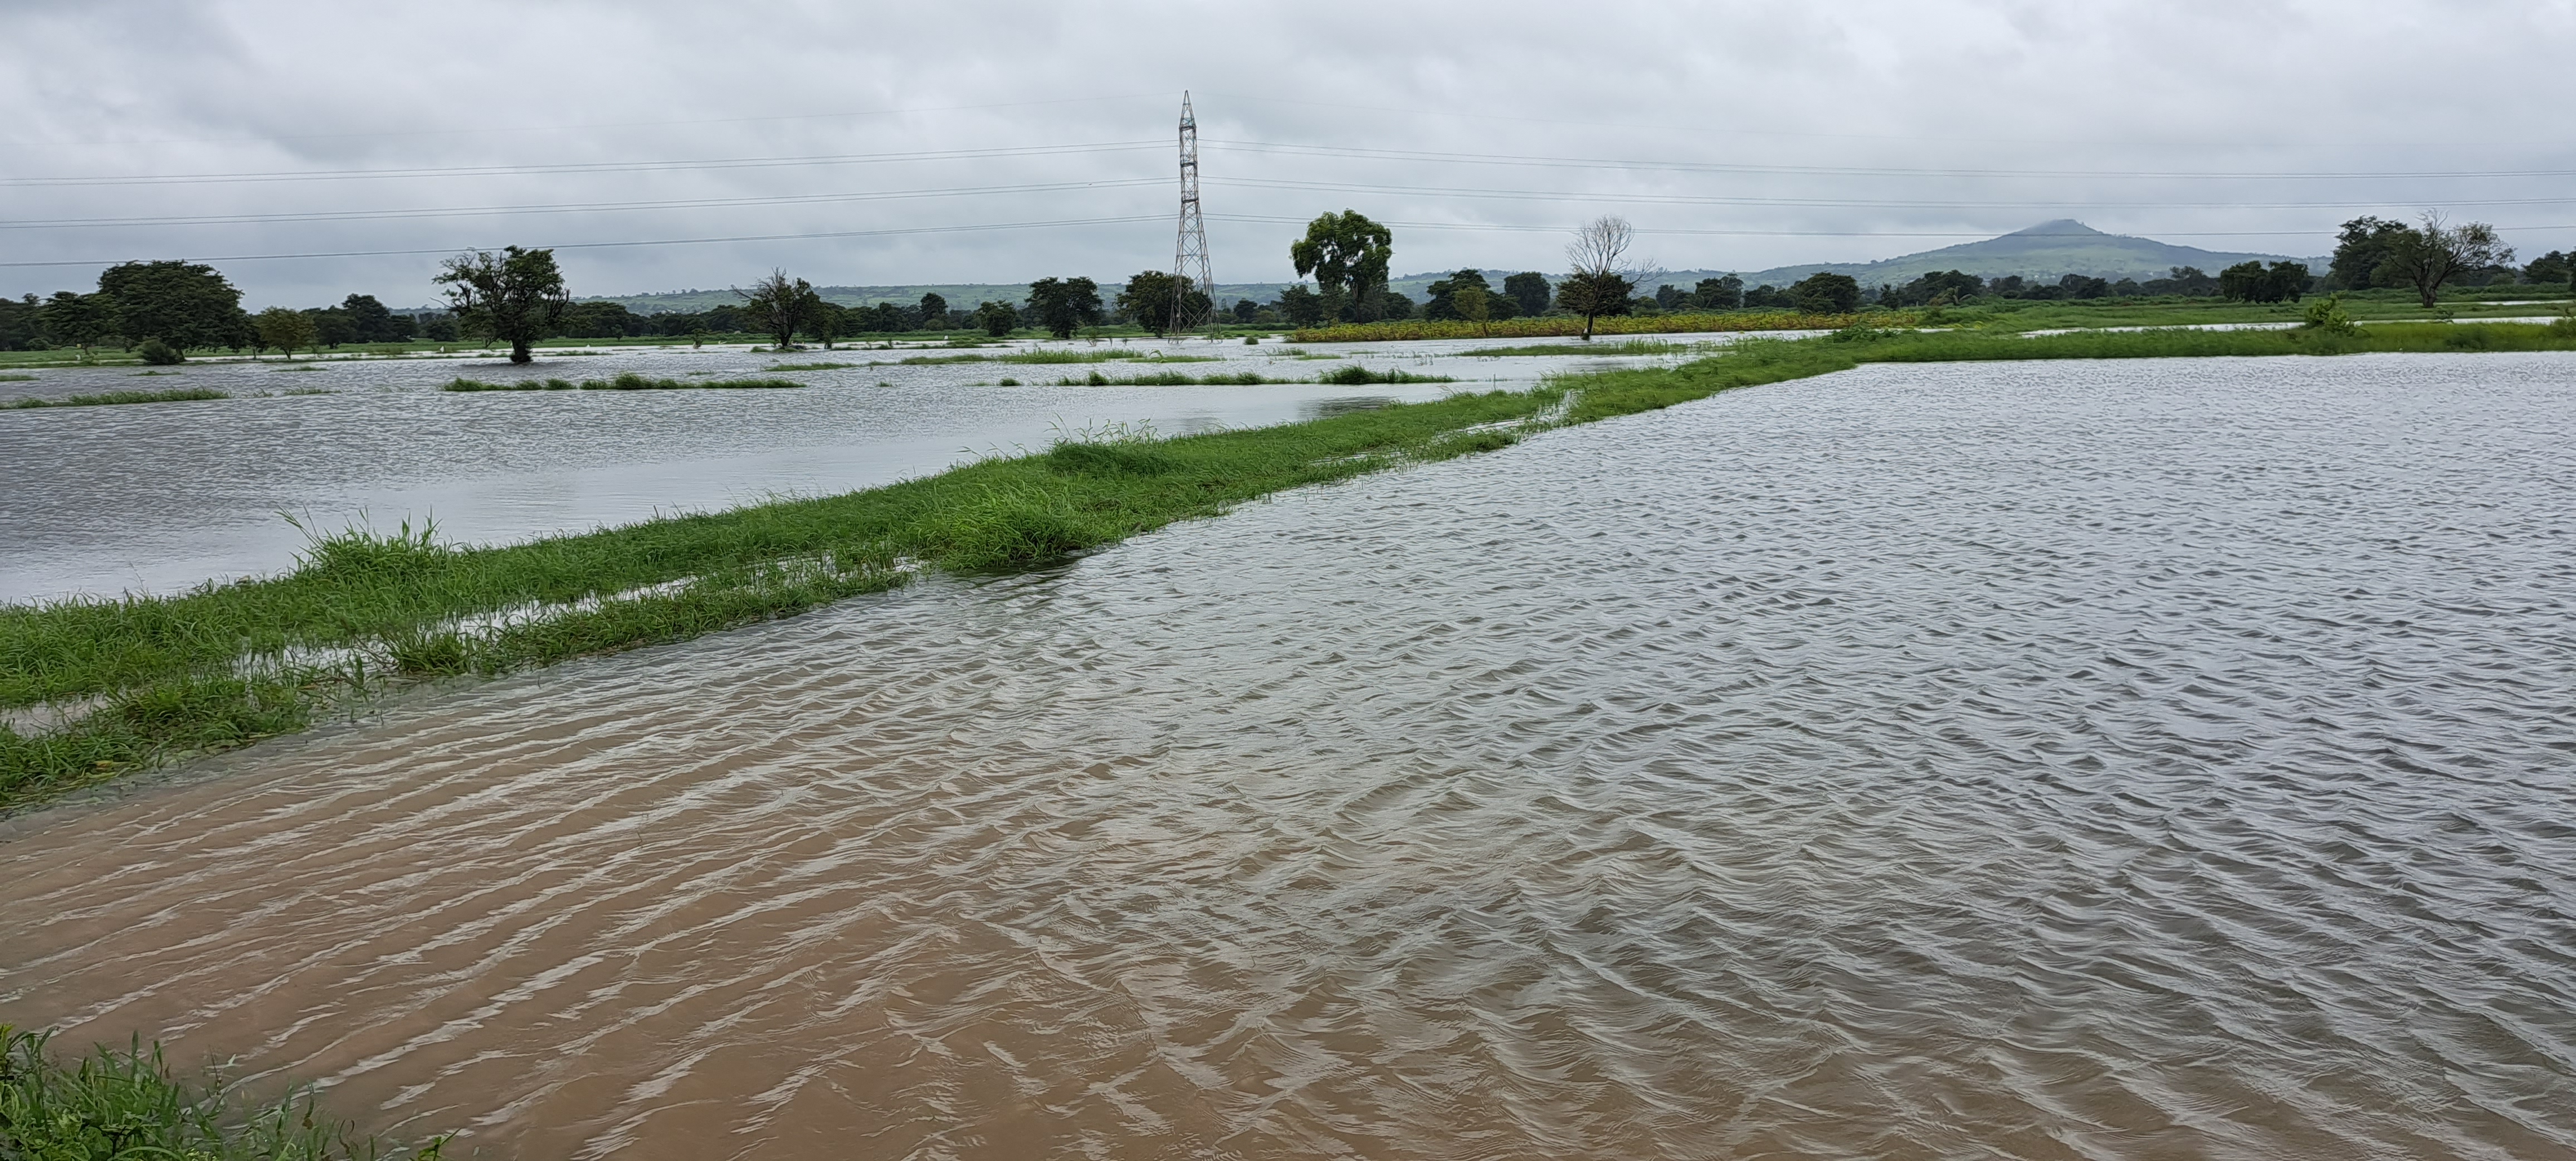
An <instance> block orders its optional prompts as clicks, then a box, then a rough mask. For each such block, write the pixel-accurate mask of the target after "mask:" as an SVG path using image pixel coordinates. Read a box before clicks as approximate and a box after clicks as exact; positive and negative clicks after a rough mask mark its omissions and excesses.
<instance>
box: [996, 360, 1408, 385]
mask: <svg viewBox="0 0 2576 1161" xmlns="http://www.w3.org/2000/svg"><path fill="white" fill-rule="evenodd" d="M1307 382H1313V383H1331V384H1335V385H1337V386H1344V387H1358V386H1364V385H1369V384H1378V383H1455V382H1457V380H1455V379H1452V378H1450V377H1449V376H1447V375H1416V374H1414V373H1412V372H1410V371H1394V370H1387V371H1378V370H1371V369H1370V368H1367V367H1362V366H1357V365H1353V366H1348V367H1336V368H1334V369H1333V370H1331V371H1328V372H1326V373H1324V374H1323V375H1321V376H1319V377H1317V378H1315V379H1311V380H1308V379H1265V378H1262V377H1261V376H1260V375H1257V374H1254V373H1252V372H1250V371H1244V372H1240V373H1236V374H1219V375H1184V374H1182V373H1180V372H1178V371H1162V372H1158V373H1155V374H1151V375H1126V376H1111V375H1104V374H1102V373H1100V372H1098V371H1094V372H1092V373H1091V374H1089V375H1086V376H1084V377H1082V378H1080V379H1076V378H1073V377H1071V376H1066V377H1065V378H1062V379H1058V380H1056V381H1055V385H1056V386H1058V387H1256V386H1260V385H1262V384H1265V383H1307ZM1001 386H1006V387H1015V386H1018V384H1016V383H1005V384H1001Z"/></svg>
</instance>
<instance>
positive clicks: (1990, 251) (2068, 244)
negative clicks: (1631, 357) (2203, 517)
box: [1664, 218, 2326, 287]
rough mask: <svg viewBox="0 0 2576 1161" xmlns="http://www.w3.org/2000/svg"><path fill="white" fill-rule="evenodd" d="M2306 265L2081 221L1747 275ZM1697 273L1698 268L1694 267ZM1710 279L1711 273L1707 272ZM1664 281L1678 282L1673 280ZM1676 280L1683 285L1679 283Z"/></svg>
mask: <svg viewBox="0 0 2576 1161" xmlns="http://www.w3.org/2000/svg"><path fill="white" fill-rule="evenodd" d="M2252 261H2261V262H2280V261H2291V262H2305V263H2307V264H2308V268H2309V269H2310V270H2313V271H2315V272H2317V273H2319V274H2322V273H2324V272H2325V268H2326V260H2325V259H2324V258H2289V257H2287V256H2285V255H2280V254H2239V253H2230V252H2225V251H2218V250H2203V249H2201V248H2200V247H2197V246H2176V245H2172V244H2170V243H2166V242H2159V241H2156V240H2155V239H2153V238H2132V237H2129V236H2128V235H2125V234H2105V233H2103V232H2102V231H2100V230H2096V229H2094V228H2093V227H2091V226H2087V225H2085V224H2084V223H2082V222H2079V221H2076V220H2075V219H2073V218H2060V219H2058V220H2056V221H2054V222H2041V223H2040V224H2038V225H2036V226H2032V227H2031V228H2029V229H2027V230H2015V231H2013V232H2012V233H2009V234H2006V235H2004V236H2002V237H2000V238H1988V239H1986V240H1985V241H1982V242H1967V243H1963V244H1960V245H1957V246H1944V247H1942V248H1940V249H1938V250H1926V251H1924V252H1922V253H1920V254H1907V255H1905V256H1903V257H1901V258H1887V259H1883V260H1880V261H1877V262H1856V263H1855V262H1842V263H1821V264H1817V265H1809V266H1775V267H1773V268H1771V269H1769V270H1760V271H1756V272H1754V273H1751V274H1747V275H1743V276H1742V277H1743V278H1744V284H1745V285H1746V286H1748V287H1750V286H1759V285H1761V284H1763V283H1766V282H1767V283H1770V284H1771V285H1773V286H1787V285H1789V284H1790V283H1792V282H1796V281H1797V280H1799V279H1801V278H1805V277H1806V276H1808V275H1810V274H1814V273H1817V272H1819V271H1827V270H1829V271H1832V272H1834V273H1836V274H1848V275H1851V276H1852V277H1853V278H1855V279H1858V280H1859V281H1860V284H1861V285H1863V286H1877V285H1879V284H1881V283H1895V284H1900V285H1901V284H1903V283H1907V282H1911V281H1913V280H1914V279H1916V278H1919V277H1921V276H1923V275H1925V274H1929V273H1933V272H1936V271H1941V270H1957V271H1961V272H1964V273H1968V274H1974V275H1976V276H1978V277H1980V278H1999V277H2002V276H2004V275H2007V274H2018V275H2021V276H2022V277H2024V278H2030V279H2039V280H2046V281H2050V282H2054V281H2056V280H2058V279H2059V278H2063V277H2065V276H2066V275H2069V274H2081V275H2084V276H2086V277H2088V278H2108V279H2110V280H2112V281H2114V282H2117V281H2119V280H2120V279H2123V278H2135V279H2137V280H2138V281H2140V282H2144V281H2146V280H2147V279H2150V278H2162V277H2164V276H2165V274H2166V273H2167V272H2168V271H2170V270H2172V269H2173V268H2174V267H2176V266H2197V267H2199V268H2200V269H2201V270H2202V271H2203V272H2204V273H2208V274H2216V273H2218V272H2219V271H2220V270H2221V269H2224V268H2226V267H2229V266H2233V265H2235V264H2237V263H2239V262H2252ZM1693 273H1696V272H1693ZM1701 277H1706V275H1701ZM1664 281H1667V282H1672V281H1673V279H1672V278H1669V277H1668V278H1666V279H1664ZM1674 285H1676V286H1680V285H1683V284H1682V283H1679V282H1674Z"/></svg>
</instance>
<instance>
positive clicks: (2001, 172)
mask: <svg viewBox="0 0 2576 1161" xmlns="http://www.w3.org/2000/svg"><path fill="white" fill-rule="evenodd" d="M1205 143H1206V144H1208V145H1210V146H1213V147H1215V148H1218V149H1238V150H1242V151H1244V152H1247V153H1267V154H1275V155H1280V156H1289V157H1328V158H1358V159H1363V160H1371V161H1417V162H1420V161H1431V162H1448V163H1454V164H1459V165H1531V166H1577V167H1582V168H1586V169H1643V170H1669V171H1673V172H1677V173H1767V174H1802V175H1822V176H1844V177H1986V178H1994V177H2044V178H2078V179H2082V178H2118V179H2123V180H2157V181H2236V180H2242V181H2310V180H2314V181H2365V180H2367V181H2395V180H2406V179H2415V178H2426V179H2431V178H2479V179H2488V178H2508V177H2535V178H2538V177H2576V169H2534V170H2489V171H2468V170H2456V171H2440V172H2433V171H2421V172H2395V171H2391V172H2350V173H2322V172H2310V173H2294V172H2288V171H2280V172H2255V171H2236V172H2225V171H2216V170H2211V171H2191V170H2164V171H2158V170H2105V169H1917V168H1905V167H1897V166H1833V165H1756V164H1749V163H1738V162H1716V161H1639V160H1634V159H1621V158H1605V157H1550V156H1543V155H1522V154H1508V153H1451V152H1442V151H1437V150H1413V149H1366V148H1359V147H1354V146H1343V145H1307V144H1302V143H1296V142H1278V141H1221V140H1217V139H1214V138H1209V139H1207V140H1206V142H1205Z"/></svg>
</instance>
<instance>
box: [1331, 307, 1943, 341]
mask: <svg viewBox="0 0 2576 1161" xmlns="http://www.w3.org/2000/svg"><path fill="white" fill-rule="evenodd" d="M1868 317H1869V318H1870V319H1872V320H1875V321H1876V322H1878V323H1880V324H1881V325H1885V326H1909V327H1910V326H1913V325H1915V322H1916V312H1914V311H1909V310H1897V311H1877V312H1873V313H1872V314H1871V315H1869V316H1868ZM1862 318H1863V316H1861V315H1857V314H1807V313H1804V312H1801V311H1794V310H1734V311H1707V312H1691V313H1683V314H1631V315H1604V316H1602V317H1600V318H1597V319H1594V320H1592V333H1594V334H1596V335H1661V334H1691V333H1703V332H1716V331H1827V330H1834V329H1836V328H1839V327H1848V326H1852V325H1854V324H1856V323H1859V322H1861V321H1862ZM1582 333H1583V320H1582V319H1580V318H1571V317H1567V316H1564V315H1541V316H1538V317H1535V318H1507V319H1503V320H1501V321H1499V322H1483V323H1477V322H1464V321H1460V320H1457V319H1448V320H1441V321H1432V320H1429V319H1400V320H1397V321H1394V322H1373V323H1345V324H1342V325H1339V326H1329V327H1315V328H1311V329H1308V330H1301V331H1298V332H1296V333H1294V334H1292V335H1290V336H1289V339H1290V340H1291V341H1293V342H1300V343H1371V342H1387V341H1390V340H1404V339H1486V338H1497V339H1537V338H1549V337H1555V336H1564V335H1579V334H1582Z"/></svg>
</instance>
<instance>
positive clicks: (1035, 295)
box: [1029, 278, 1100, 339]
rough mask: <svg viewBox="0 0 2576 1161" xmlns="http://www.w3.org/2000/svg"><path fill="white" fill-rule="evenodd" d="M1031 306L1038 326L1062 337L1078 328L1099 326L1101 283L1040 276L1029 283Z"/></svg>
mask: <svg viewBox="0 0 2576 1161" xmlns="http://www.w3.org/2000/svg"><path fill="white" fill-rule="evenodd" d="M1029 309H1030V310H1031V311H1032V312H1034V313H1035V314H1036V315H1037V319H1038V325H1039V326H1042V327H1045V328H1046V332H1047V333H1048V334H1051V335H1054V336H1055V337H1057V338H1059V339H1069V338H1072V337H1073V331H1074V328H1076V327H1088V326H1098V325H1100V285H1099V284H1098V283H1095V282H1093V281H1092V280H1090V279H1088V278H1041V279H1038V280H1037V281H1035V282H1032V283H1030V284H1029Z"/></svg>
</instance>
